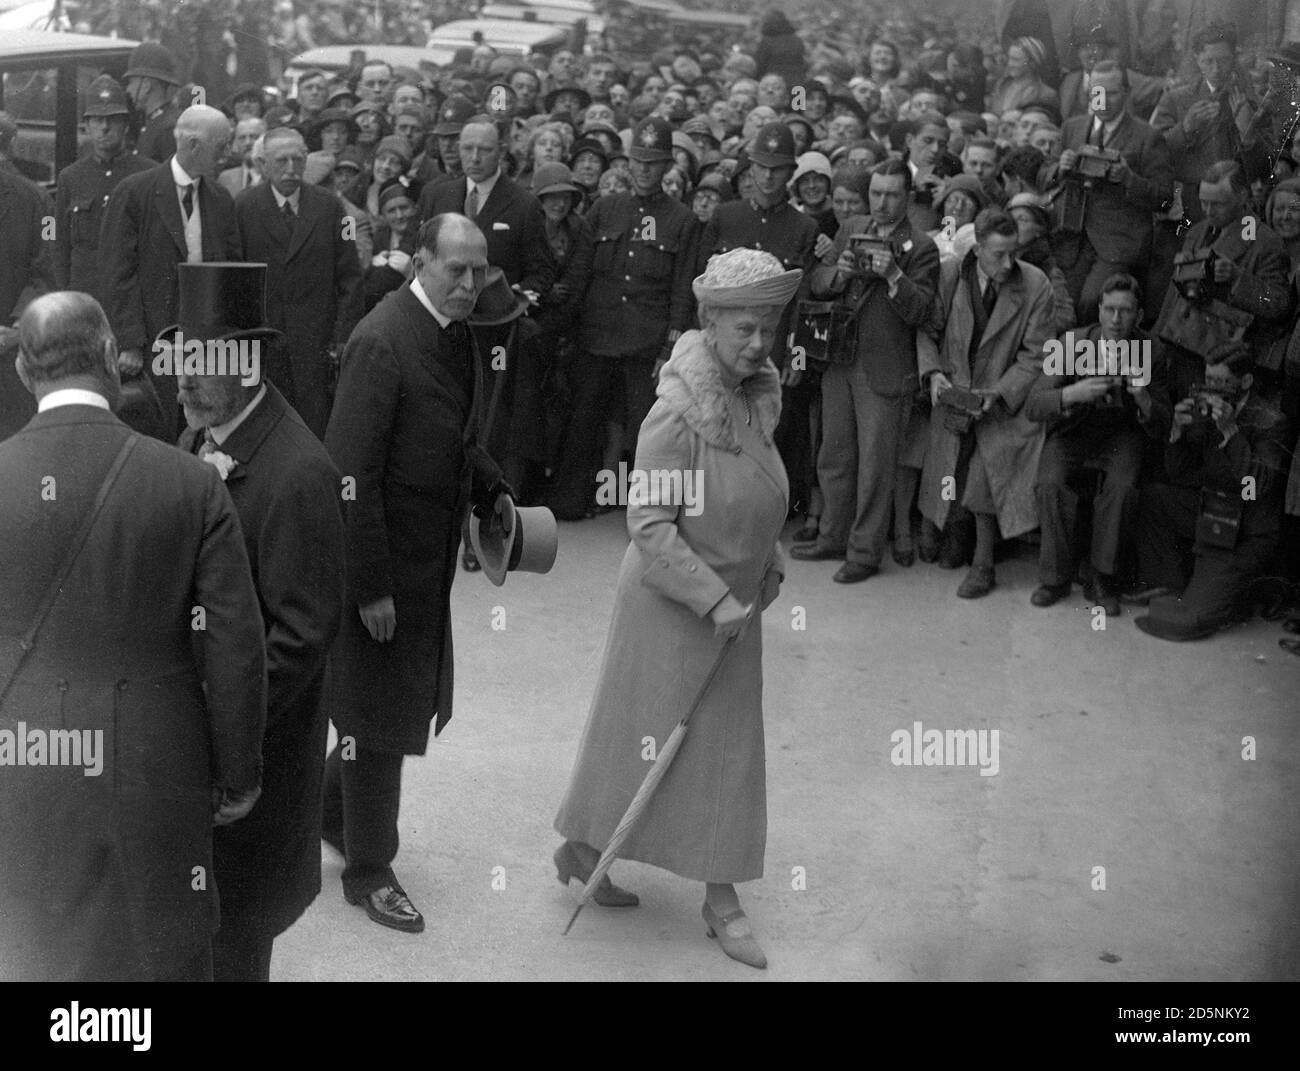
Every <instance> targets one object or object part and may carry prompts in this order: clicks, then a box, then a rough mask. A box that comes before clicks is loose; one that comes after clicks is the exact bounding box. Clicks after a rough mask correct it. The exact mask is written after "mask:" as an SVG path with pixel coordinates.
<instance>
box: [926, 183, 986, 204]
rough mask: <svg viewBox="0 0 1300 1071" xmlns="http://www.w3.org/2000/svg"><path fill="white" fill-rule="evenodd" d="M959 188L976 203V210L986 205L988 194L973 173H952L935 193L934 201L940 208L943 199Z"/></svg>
mask: <svg viewBox="0 0 1300 1071" xmlns="http://www.w3.org/2000/svg"><path fill="white" fill-rule="evenodd" d="M957 190H960V191H961V192H962V193H964V194H966V196H967V197H969V198H970V199H971V200H972V201H974V202H975V204H976V205H978V206H979V207H978V209H977V211H983V210H984V209H985V208H987V207H988V204H989V195H988V194H987V193H986V192H985V190H984V187H983V186H981V185H980V180H979V179H977V178H976V177H975V176H974V175H953V176H952V177H951V178H949V179H948V180H947V181H946V182H945V183H944V184H943V185H942V186H941V187H940V188H939V192H938V193H937V194H936V195H935V198H934V203H935V204H936V205H937V206H938V207H940V208H942V207H943V202H944V200H945V199H946V198H947V197H948V195H949V194H950V193H953V192H954V191H957Z"/></svg>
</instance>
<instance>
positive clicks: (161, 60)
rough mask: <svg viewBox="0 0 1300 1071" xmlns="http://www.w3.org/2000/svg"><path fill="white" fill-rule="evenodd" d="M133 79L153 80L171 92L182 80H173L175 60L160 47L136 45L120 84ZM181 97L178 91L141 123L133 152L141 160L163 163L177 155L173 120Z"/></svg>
mask: <svg viewBox="0 0 1300 1071" xmlns="http://www.w3.org/2000/svg"><path fill="white" fill-rule="evenodd" d="M132 78H152V79H154V80H155V81H158V82H165V83H166V84H167V85H169V86H171V87H172V88H173V90H174V91H177V90H178V89H179V86H180V84H181V80H180V79H179V78H178V77H177V76H176V57H175V56H173V55H172V53H171V52H170V51H169V50H168V49H166V48H164V47H163V46H162V45H157V44H153V43H151V42H147V43H145V44H142V45H137V46H136V47H135V48H134V49H133V50H132V51H131V59H130V61H129V62H128V63H127V68H126V74H124V75H123V76H122V79H123V81H125V82H129V81H130V80H131V79H132ZM180 98H181V94H180V93H179V92H178V91H177V92H174V95H173V96H172V98H171V99H170V100H168V101H167V102H166V103H165V104H160V105H159V106H158V107H157V108H155V109H154V110H153V111H151V112H150V113H149V114H148V115H146V116H145V117H144V122H143V123H142V124H141V125H140V126H138V127H137V128H136V130H135V135H136V137H135V150H136V152H138V153H139V154H140V155H141V156H147V157H149V158H150V159H151V160H157V161H158V162H159V163H162V162H163V161H164V160H167V159H169V158H170V157H171V156H172V154H173V153H175V152H176V135H175V133H174V131H175V129H176V120H177V119H179V118H180V114H181V111H182V108H181V106H180Z"/></svg>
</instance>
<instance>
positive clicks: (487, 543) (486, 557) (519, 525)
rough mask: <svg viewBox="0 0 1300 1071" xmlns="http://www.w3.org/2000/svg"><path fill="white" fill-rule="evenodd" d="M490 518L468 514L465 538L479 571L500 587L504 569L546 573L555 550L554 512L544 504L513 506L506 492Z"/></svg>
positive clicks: (556, 533)
mask: <svg viewBox="0 0 1300 1071" xmlns="http://www.w3.org/2000/svg"><path fill="white" fill-rule="evenodd" d="M497 501H498V502H500V504H501V509H500V512H499V513H498V514H496V515H495V516H494V517H493V519H492V520H490V521H486V522H485V521H483V520H481V519H480V518H479V516H478V514H477V513H471V514H470V518H469V538H470V543H471V544H472V545H473V547H474V553H475V554H476V555H477V556H478V560H479V563H480V564H481V565H482V566H483V575H484V576H486V577H487V578H488V580H489V581H490V582H491V583H492V584H494V585H496V586H497V587H500V586H501V585H502V584H504V583H505V582H506V573H549V572H550V571H551V568H552V567H553V566H554V565H555V556H556V552H557V551H558V550H559V543H560V541H559V532H558V530H557V527H556V524H555V514H554V513H552V512H551V511H550V510H549V509H547V508H546V507H545V506H516V505H515V504H514V502H513V501H511V499H510V497H509V496H508V495H503V496H501V497H500V498H498V500H497Z"/></svg>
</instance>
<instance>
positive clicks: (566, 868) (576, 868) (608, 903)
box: [552, 840, 641, 907]
mask: <svg viewBox="0 0 1300 1071" xmlns="http://www.w3.org/2000/svg"><path fill="white" fill-rule="evenodd" d="M552 858H553V859H554V860H555V876H556V877H557V878H559V879H560V884H561V885H568V884H569V882H570V881H571V880H572V879H574V878H577V879H578V880H579V881H580V882H582V884H583V885H584V886H585V885H586V884H587V882H588V881H590V880H591V871H592V868H591V867H584V866H583V865H582V863H581V862H580V861H579V859H578V853H577V852H575V851H574V850H573V845H572V844H570V843H569V842H568V841H567V840H566V841H565V842H564V843H563V844H561V845H560V846H559V847H558V848H556V849H555V855H554V856H552ZM591 898H592V899H593V900H595V901H596V903H598V904H599V905H600V906H601V907H636V906H637V904H639V903H640V902H641V898H640V897H639V896H637V894H636V893H634V892H628V891H627V890H626V889H621V888H619V887H618V886H617V885H615V884H614V883H613V882H612V881H610V880H609V875H608V874H606V875H605V876H604V877H602V878H601V879H600V881H599V882H598V883H597V884H596V891H595V892H594V893H592V895H591Z"/></svg>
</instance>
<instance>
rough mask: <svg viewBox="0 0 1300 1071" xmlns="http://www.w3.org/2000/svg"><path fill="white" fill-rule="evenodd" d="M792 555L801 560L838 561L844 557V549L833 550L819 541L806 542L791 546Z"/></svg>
mask: <svg viewBox="0 0 1300 1071" xmlns="http://www.w3.org/2000/svg"><path fill="white" fill-rule="evenodd" d="M790 557H792V558H798V559H799V560H800V561H801V562H837V561H839V560H840V559H841V558H843V557H844V551H842V550H831V549H830V548H829V547H823V546H820V545H818V544H817V543H805V544H801V545H799V546H794V547H791V548H790Z"/></svg>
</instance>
